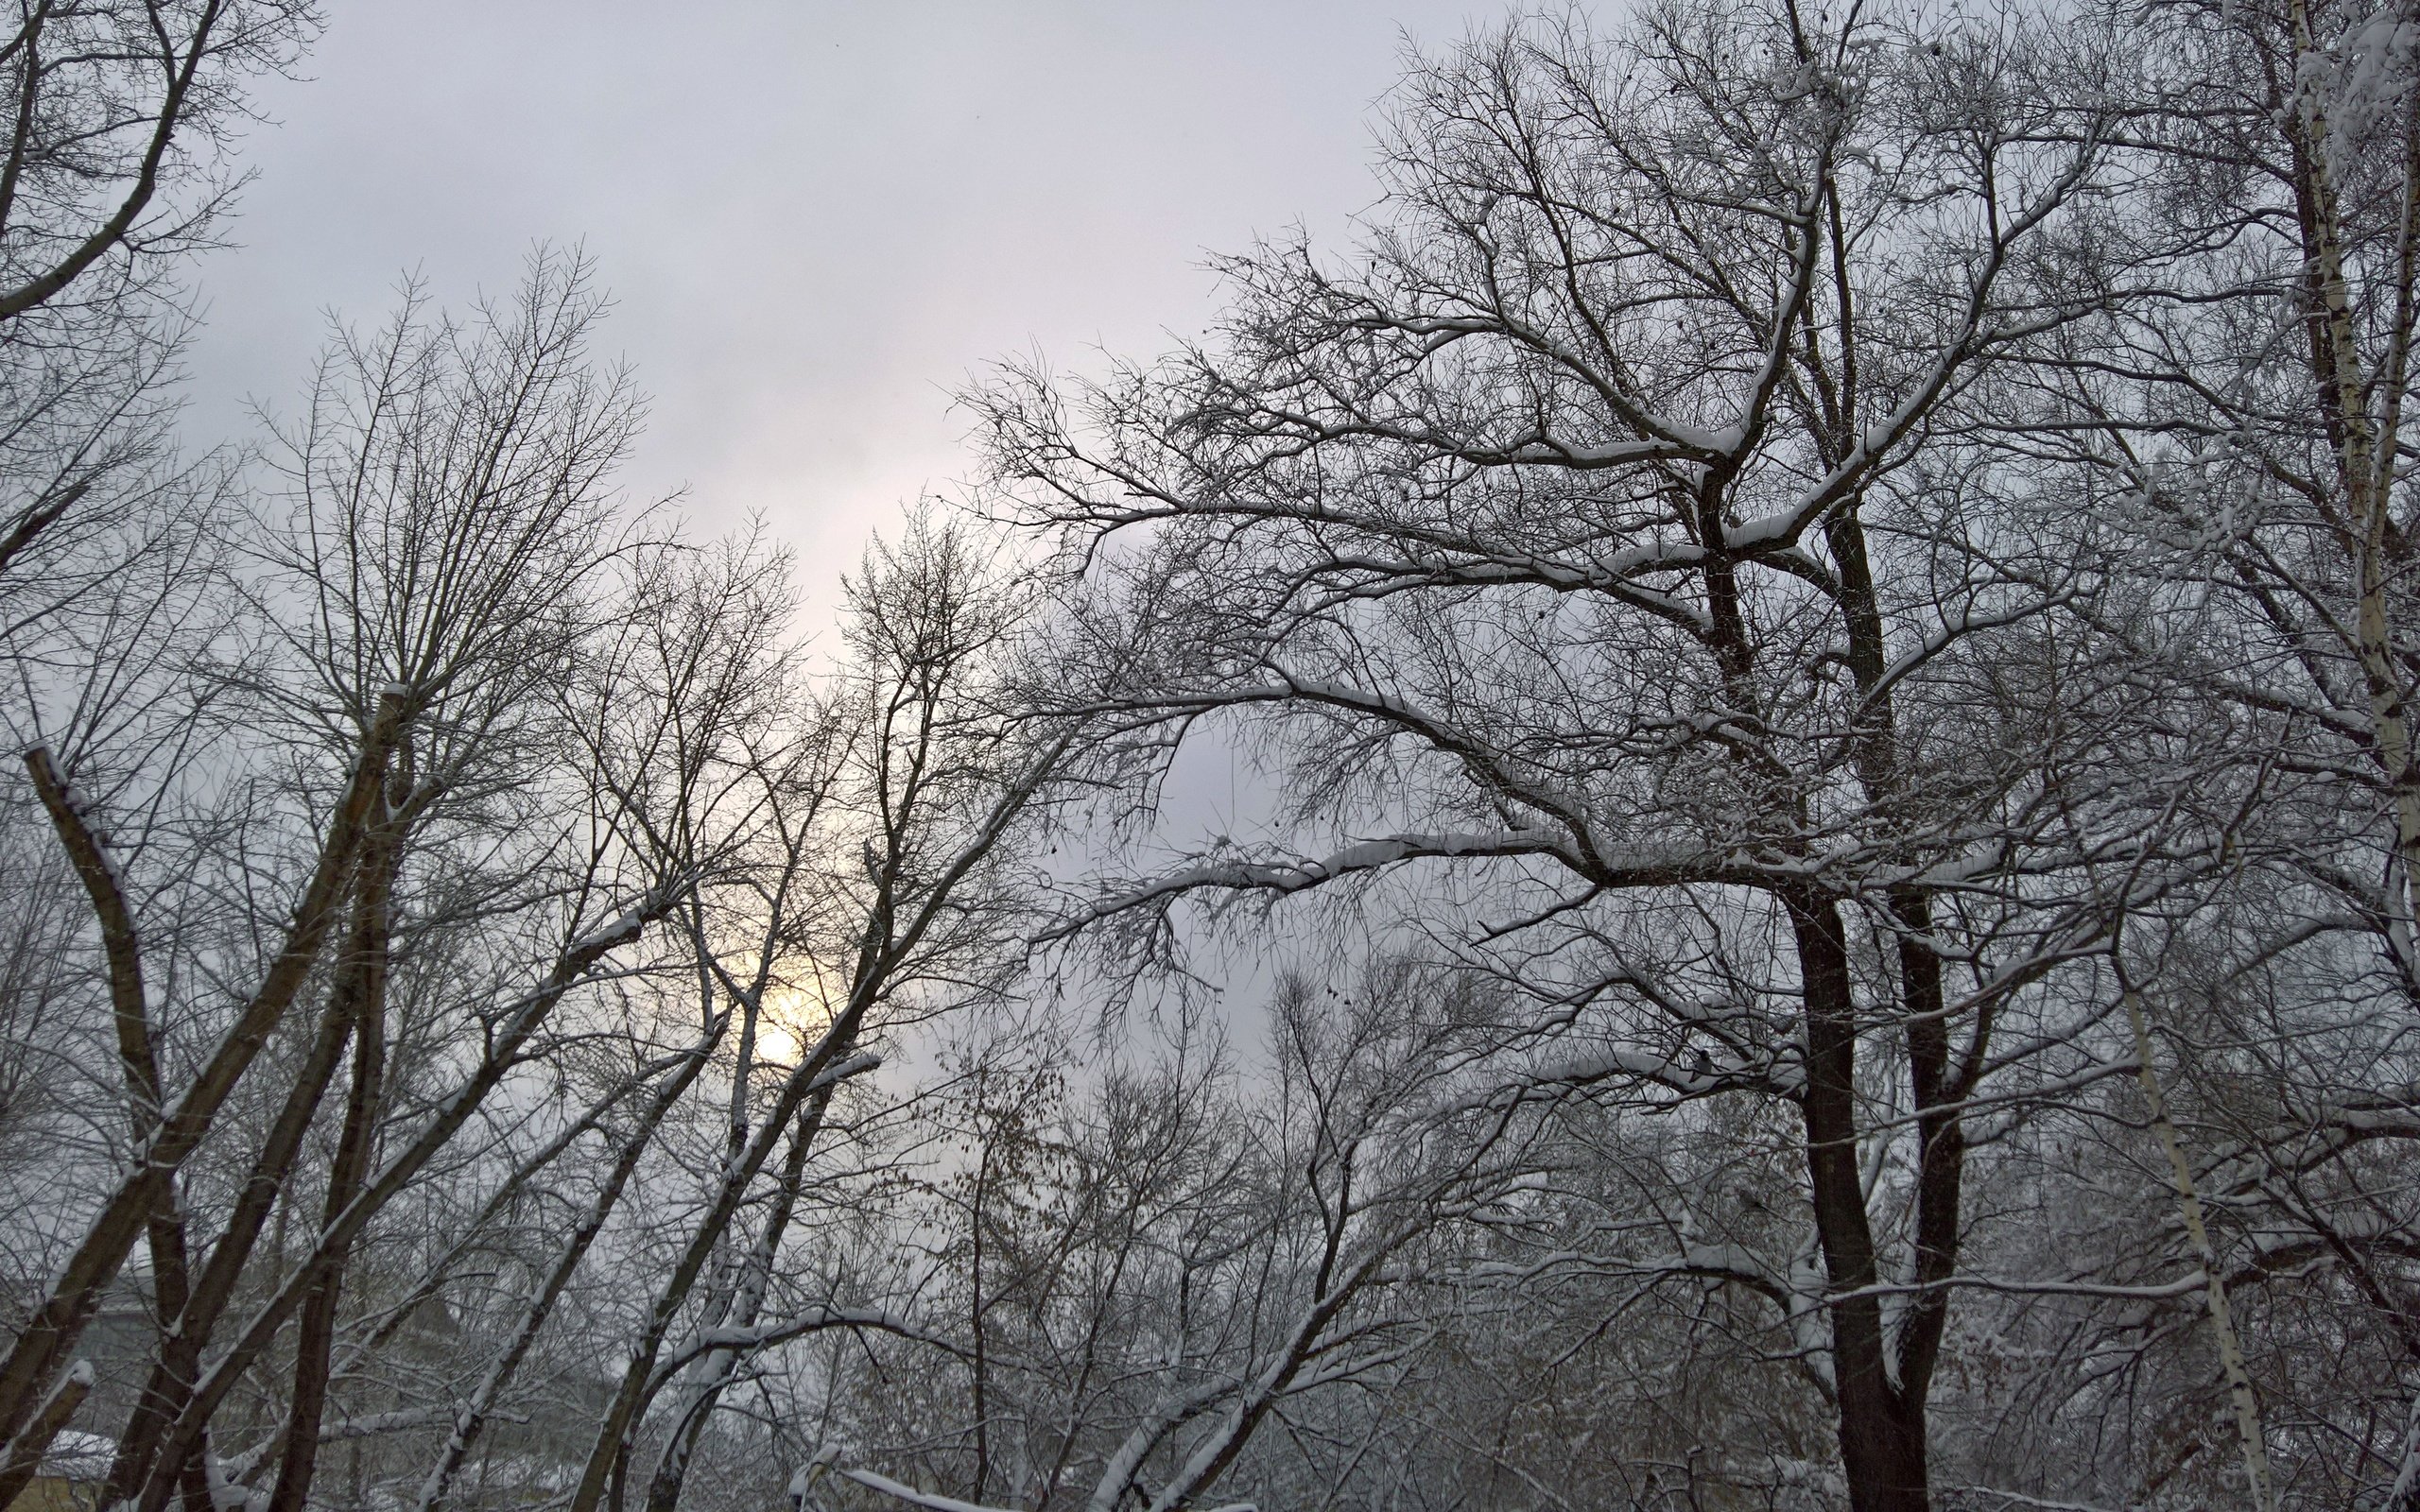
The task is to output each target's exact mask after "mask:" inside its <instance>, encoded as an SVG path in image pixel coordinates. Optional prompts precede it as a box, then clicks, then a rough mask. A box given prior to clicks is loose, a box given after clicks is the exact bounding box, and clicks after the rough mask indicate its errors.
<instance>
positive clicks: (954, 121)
mask: <svg viewBox="0 0 2420 1512" xmlns="http://www.w3.org/2000/svg"><path fill="white" fill-rule="evenodd" d="M330 9H331V12H332V16H331V20H332V25H331V26H330V28H329V31H328V34H327V36H326V37H325V39H324V40H323V41H322V42H321V43H320V46H319V48H318V49H317V50H316V52H315V53H314V54H313V55H312V57H311V59H310V60H309V61H308V63H307V64H306V67H305V73H306V75H307V76H308V77H306V78H305V79H303V80H302V81H298V82H293V83H286V82H282V81H272V82H271V83H270V84H269V85H268V87H267V88H266V89H265V90H264V91H263V94H262V104H263V106H264V108H265V109H266V110H267V112H268V114H269V115H270V116H271V117H272V118H273V120H274V121H275V122H276V123H277V124H276V125H274V126H272V127H269V128H267V129H262V130H260V131H257V132H255V133H253V135H252V137H251V140H250V141H249V142H248V143H247V144H246V146H245V147H244V149H243V155H244V159H245V161H246V162H247V163H250V164H251V166H253V167H254V168H256V169H257V170H258V173H259V178H258V180H257V181H256V182H254V183H253V184H252V186H251V188H250V189H249V190H248V191H247V193H246V196H245V199H244V203H243V206H242V209H241V212H240V216H239V219H238V220H237V222H236V223H235V225H234V228H233V231H234V237H235V239H236V241H237V242H238V243H239V244H240V246H239V247H238V248H237V249H232V250H229V251H224V252H219V253H216V254H214V255H213V256H212V257H211V258H210V259H208V260H207V262H206V263H205V264H204V266H203V267H202V270H201V288H202V292H203V295H204V298H205V301H206V303H207V309H208V321H209V323H208V327H207V330H206V332H205V334H204V335H203V336H202V339H201V340H200V342H199V345H198V347H197V349H196V351H195V353H194V359H193V362H192V364H191V369H192V371H193V374H194V377H195V379H196V383H195V386H194V395H195V399H194V409H193V412H192V416H191V420H192V424H193V427H194V430H195V434H196V435H197V437H198V438H220V437H226V436H231V435H233V434H237V433H238V432H240V431H241V430H242V429H243V428H244V427H245V426H246V424H247V423H248V421H247V416H246V409H245V404H246V402H247V401H248V400H253V399H257V400H262V401H265V402H267V403H268V404H269V405H270V406H271V407H272V408H290V407H291V406H292V404H293V403H294V400H295V396H296V395H297V394H298V393H299V391H300V388H301V387H302V381H303V377H304V374H305V372H306V369H307V368H308V365H309V362H310V359H311V356H312V353H313V352H314V351H315V350H316V349H317V348H318V346H319V344H320V339H321V336H322V335H323V333H324V330H325V325H324V320H325V316H326V312H328V311H329V310H331V309H335V310H339V311H341V312H343V313H344V314H345V315H346V316H348V317H349V318H353V319H354V320H356V321H358V322H361V323H365V324H368V323H374V322H375V321H376V320H377V319H378V318H380V317H381V316H383V315H384V313H385V312H386V311H387V309H388V308H389V306H390V305H391V303H392V300H393V289H394V286H395V283H396V282H397V280H398V279H399V277H400V276H401V275H402V274H403V273H404V272H405V271H406V269H414V268H416V269H418V270H420V272H421V273H422V274H423V277H425V279H426V280H427V281H428V283H429V284H430V287H431V289H432V292H433V293H434V294H435V295H436V297H437V298H438V299H439V300H440V301H442V302H444V303H446V304H449V305H456V306H458V305H460V304H462V303H465V302H467V301H468V300H469V299H470V298H471V297H473V296H474V295H475V294H476V293H478V292H479V291H481V290H486V291H491V292H502V291H504V290H506V289H508V288H509V287H510V284H511V283H512V280H513V278H514V275H515V271H516V269H517V267H518V266H519V264H520V261H521V259H522V258H523V257H524V256H525V254H526V253H527V250H528V249H529V248H530V246H531V245H532V244H533V243H536V242H539V241H552V242H557V243H571V242H580V243H583V244H584V245H585V246H586V248H587V249H588V250H589V252H590V253H591V254H592V255H593V256H594V257H595V258H596V261H597V264H598V270H599V274H600V277H601V280H602V282H603V283H605V285H606V286H607V287H609V288H610V289H611V290H612V291H613V293H614V298H615V300H616V302H617V308H616V313H615V314H614V317H613V318H612V320H611V322H610V323H609V325H608V327H607V329H606V334H605V335H606V346H607V348H608V350H609V351H611V352H618V353H620V354H622V355H624V356H626V357H627V358H628V359H629V360H630V361H631V363H632V364H633V365H634V366H635V368H636V369H637V375H638V381H639V383H640V385H641V387H643V388H644V389H646V390H647V391H648V393H649V394H651V395H652V396H653V401H654V403H653V408H652V415H651V419H650V421H649V423H648V432H647V436H646V438H645V439H644V441H643V442H642V445H641V449H640V451H639V454H638V455H637V456H636V458H635V459H634V461H633V464H632V466H631V470H630V472H629V475H628V482H629V485H630V487H631V490H633V492H636V493H639V494H643V495H661V494H666V493H669V492H672V491H674V490H686V492H687V496H688V500H689V508H690V511H691V513H692V515H693V516H694V517H695V518H696V519H697V520H698V521H699V523H700V524H704V525H707V526H709V527H720V526H723V525H727V524H730V523H732V522H735V521H736V520H738V519H740V518H741V517H743V516H744V515H746V514H747V513H749V512H751V511H759V512H762V513H763V514H764V515H765V516H766V517H767V518H768V519H769V521H770V522H771V523H772V524H773V527H774V528H775V530H776V531H777V532H778V533H779V534H780V535H782V536H783V537H785V538H786V539H787V540H789V541H792V542H793V543H795V544H796V545H797V546H798V547H799V548H800V549H801V551H802V554H803V555H804V560H805V565H806V577H807V582H808V586H809V588H810V591H811V592H812V593H814V594H815V596H816V597H817V598H819V599H821V600H822V601H823V602H824V603H826V604H828V602H829V594H828V589H827V587H826V585H827V584H828V582H829V580H830V576H831V574H832V573H833V572H834V571H836V570H837V569H838V568H840V567H842V566H845V565H848V564H851V563H853V562H854V560H855V558H856V553H857V550H858V547H859V543H860V542H861V541H863V539H864V536H865V533H866V532H867V530H868V529H870V528H873V527H875V526H878V525H880V524H884V523H886V522H887V521H889V520H890V519H891V518H893V517H894V516H895V512H896V509H897V507H898V505H899V503H900V501H902V500H903V499H909V498H913V497H914V496H916V495H917V494H919V493H920V492H923V491H926V490H940V491H946V490H947V488H948V486H949V484H950V483H951V482H952V480H954V479H956V478H959V477H960V476H962V475H964V474H965V473H966V472H968V471H969V469H970V466H971V456H970V454H969V453H968V452H967V451H966V450H965V448H964V447H963V446H962V444H961V438H962V436H963V434H964V431H965V429H966V422H965V421H964V418H963V417H961V416H957V415H953V414H952V413H951V412H950V408H949V395H950V393H951V391H952V390H953V389H955V388H956V387H959V385H961V384H962V383H963V382H964V381H965V380H966V377H967V375H968V374H969V373H970V372H971V371H973V370H975V369H978V368H980V367H981V366H982V365H983V364H985V363H987V362H989V361H991V360H994V359H995V358H997V357H999V356H1002V355H1004V354H1010V353H1017V352H1034V351H1039V352H1043V353H1045V354H1046V355H1047V356H1049V357H1050V358H1051V359H1052V361H1053V362H1054V364H1056V365H1057V366H1060V367H1062V368H1071V367H1072V368H1077V369H1082V368H1084V367H1087V366H1089V365H1092V364H1095V363H1097V362H1098V351H1099V350H1102V349H1105V350H1107V351H1110V352H1118V353H1121V354H1127V355H1135V356H1147V355H1150V354H1153V353H1155V352H1159V351H1161V350H1163V349H1164V348H1165V347H1167V345H1168V344H1169V333H1176V334H1180V335H1183V334H1190V333H1193V332H1196V331H1198V330H1200V329H1201V326H1202V325H1203V324H1204V323H1205V322H1206V320H1207V318H1209V316H1210V313H1211V311H1212V310H1213V308H1214V294H1215V281H1214V280H1213V279H1212V277H1211V276H1210V275H1209V274H1208V273H1207V272H1206V271H1204V269H1203V266H1202V264H1203V261H1204V258H1205V255H1206V254H1207V253H1209V252H1211V251H1214V250H1228V249H1240V248H1242V247H1244V246H1246V245H1248V244H1249V243H1250V242H1251V240H1252V239H1253V236H1254V235H1255V234H1258V233H1264V232H1277V231H1280V230H1282V229H1283V228H1285V227H1287V226H1288V225H1289V224H1291V223H1293V222H1296V221H1301V222H1304V223H1305V224H1307V225H1308V226H1310V227H1311V228H1312V230H1313V231H1314V232H1317V233H1319V234H1320V235H1321V236H1322V238H1324V239H1327V240H1329V241H1330V242H1331V243H1334V242H1335V241H1336V240H1338V239H1340V237H1341V235H1342V233H1343V232H1344V231H1345V229H1346V222H1347V219H1348V217H1349V216H1350V215H1351V214H1352V213H1353V212H1354V211H1356V210H1358V209H1360V208H1362V207H1364V206H1365V205H1367V204H1368V203H1369V202H1370V200H1371V199H1372V198H1374V181H1373V180H1372V178H1371V176H1370V172H1369V163H1370V158H1371V147H1370V142H1371V135H1370V122H1371V110H1372V106H1373V104H1374V101H1375V100H1376V99H1377V98H1378V97H1379V96H1380V95H1382V94H1384V93H1385V91H1386V90H1387V88H1388V87H1389V85H1390V84H1391V83H1392V80H1393V78H1394V77H1395V75H1396V72H1397V68H1398V59H1399V50H1400V48H1401V46H1402V43H1403V39H1404V37H1405V35H1406V34H1407V33H1408V34H1409V36H1411V37H1412V38H1414V39H1417V40H1418V41H1420V42H1422V43H1427V44H1430V45H1432V46H1433V45H1436V44H1440V43H1449V42H1451V41H1453V40H1455V39H1457V38H1459V37H1460V36H1461V34H1462V33H1463V32H1464V31H1465V30H1466V29H1467V28H1468V27H1469V26H1470V25H1472V24H1473V23H1474V22H1482V23H1483V22H1490V21H1493V20H1494V19H1495V17H1496V16H1497V15H1498V14H1500V11H1501V8H1500V6H1499V5H1497V4H1495V3H1494V0H1291V3H1287V0H1185V3H1177V0H1123V3H1111V0H1089V3H1088V0H855V3H840V0H798V3H780V0H750V3H740V0H723V3H705V0H688V3H684V4H683V5H679V6H666V5H664V4H662V3H661V0H650V3H646V4H640V3H631V0H377V3H374V4H373V3H364V0H354V3H346V0H337V3H336V4H334V5H332V6H331V8H330Z"/></svg>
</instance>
